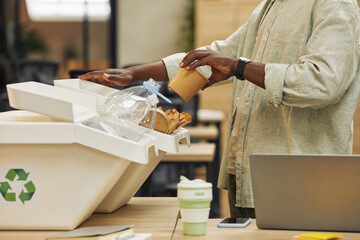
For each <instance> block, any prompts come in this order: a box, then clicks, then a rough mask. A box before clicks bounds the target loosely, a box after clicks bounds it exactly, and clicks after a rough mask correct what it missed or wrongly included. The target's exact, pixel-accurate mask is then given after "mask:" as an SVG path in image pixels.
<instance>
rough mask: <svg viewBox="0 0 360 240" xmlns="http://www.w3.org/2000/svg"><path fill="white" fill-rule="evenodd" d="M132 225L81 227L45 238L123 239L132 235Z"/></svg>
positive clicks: (76, 239) (52, 239) (77, 239)
mask: <svg viewBox="0 0 360 240" xmlns="http://www.w3.org/2000/svg"><path fill="white" fill-rule="evenodd" d="M134 236H135V234H134V231H133V229H132V225H113V226H97V227H83V228H78V229H75V230H73V231H69V232H64V233H61V234H59V235H56V236H53V237H48V238H47V239H46V240H113V239H117V240H125V239H129V238H132V237H134Z"/></svg>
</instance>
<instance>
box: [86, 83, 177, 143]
mask: <svg viewBox="0 0 360 240" xmlns="http://www.w3.org/2000/svg"><path fill="white" fill-rule="evenodd" d="M159 89H160V85H159V84H158V83H156V82H155V81H154V80H153V79H149V80H148V81H146V82H144V83H143V85H142V86H135V87H130V88H127V89H125V90H122V91H118V92H116V93H114V94H112V95H111V96H110V97H109V98H108V99H107V100H106V102H105V104H104V105H103V106H101V108H100V109H99V111H98V115H97V116H96V117H95V118H93V119H91V120H89V121H86V122H84V124H85V125H88V126H90V127H94V128H97V129H101V130H104V131H106V132H108V133H111V134H113V135H117V136H120V137H123V138H126V139H129V140H132V141H139V140H140V139H142V138H145V137H146V136H147V134H148V133H149V132H150V131H151V130H152V129H154V125H155V119H156V111H151V109H156V108H157V103H158V102H159V99H158V98H157V96H160V97H162V98H164V99H165V100H166V101H168V102H169V103H171V101H170V100H169V99H167V98H166V97H165V96H163V95H162V94H161V93H160V92H159Z"/></svg>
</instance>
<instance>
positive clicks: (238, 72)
mask: <svg viewBox="0 0 360 240" xmlns="http://www.w3.org/2000/svg"><path fill="white" fill-rule="evenodd" d="M248 63H251V60H250V59H248V58H244V57H240V58H239V61H238V64H237V66H236V69H235V77H236V78H237V79H239V80H244V79H245V78H244V69H245V65H246V64H248Z"/></svg>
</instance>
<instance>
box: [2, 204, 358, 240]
mask: <svg viewBox="0 0 360 240" xmlns="http://www.w3.org/2000/svg"><path fill="white" fill-rule="evenodd" d="M178 210H179V205H178V201H177V199H176V198H174V197H172V198H164V197H156V198H147V197H138V198H136V197H135V198H132V199H131V200H130V202H129V203H128V204H127V205H125V206H124V207H122V208H120V209H118V210H116V211H115V212H113V213H111V214H93V215H92V216H91V217H90V218H89V219H88V220H87V221H85V222H84V223H83V224H81V225H80V226H79V227H89V226H106V225H122V224H133V225H134V231H135V232H136V233H152V237H151V239H152V240H155V239H156V240H170V239H171V233H172V230H173V228H174V226H175V222H176V217H177V214H178ZM220 220H221V219H209V222H208V224H207V233H206V235H204V236H186V235H183V233H182V222H181V219H180V220H179V222H178V224H177V227H176V231H175V234H174V236H173V238H172V239H173V240H179V239H182V240H191V239H193V240H218V239H222V240H227V239H244V240H291V238H292V237H293V236H295V235H298V234H300V233H305V232H306V231H285V230H261V229H259V228H257V226H256V221H255V220H253V221H252V223H250V225H249V226H247V227H246V228H218V227H217V223H218V222H219V221H220ZM59 233H60V231H0V240H45V239H46V237H50V236H55V235H57V234H59ZM340 234H342V235H343V237H342V238H341V240H355V239H356V240H358V239H360V233H340Z"/></svg>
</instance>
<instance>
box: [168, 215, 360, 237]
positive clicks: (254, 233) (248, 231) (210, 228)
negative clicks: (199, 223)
mask: <svg viewBox="0 0 360 240" xmlns="http://www.w3.org/2000/svg"><path fill="white" fill-rule="evenodd" d="M220 220H221V219H209V222H208V225H207V232H206V235H205V236H198V237H194V236H185V235H183V233H182V222H181V220H179V222H178V224H177V228H176V231H175V234H174V236H173V238H172V240H179V239H181V240H190V239H194V240H195V239H196V240H219V239H221V240H227V239H229V240H230V239H231V240H237V239H241V240H291V238H292V237H293V236H295V235H299V234H301V233H305V232H306V231H287V230H262V229H259V228H257V226H256V221H255V220H254V219H253V221H252V222H251V223H250V225H249V226H247V227H246V228H218V227H217V224H218V222H219V221H220ZM312 232H314V231H312ZM339 234H341V235H343V237H342V238H340V239H339V240H359V239H360V233H339Z"/></svg>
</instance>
